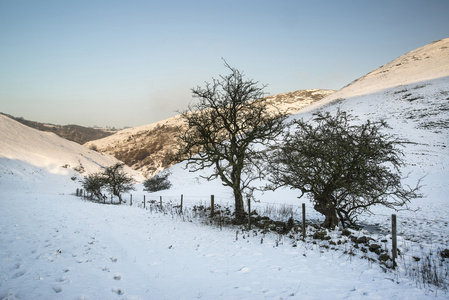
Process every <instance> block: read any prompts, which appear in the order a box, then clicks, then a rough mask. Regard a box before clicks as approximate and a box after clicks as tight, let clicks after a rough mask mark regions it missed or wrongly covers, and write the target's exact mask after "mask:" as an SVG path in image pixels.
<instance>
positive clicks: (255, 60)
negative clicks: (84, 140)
mask: <svg viewBox="0 0 449 300" xmlns="http://www.w3.org/2000/svg"><path fill="white" fill-rule="evenodd" d="M448 13H449V1H448V0H388V1H384V0H376V1H371V0H366V1H365V0H354V1H345V0H342V1H335V0H331V1H320V0H314V1H310V0H308V1H302V0H291V1H284V0H272V1H265V0H236V1H228V0H204V1H200V0H190V1H181V0H179V1H170V0H158V1H148V0H147V1H143V0H142V1H137V0H136V1H133V0H129V1H113V0H104V1H101V0H97V1H96V0H73V1H68V0H67V1H65V0H54V1H49V0H40V1H36V0H30V1H24V0H0V112H4V113H8V114H12V115H14V116H16V117H24V118H26V119H31V120H35V121H40V122H49V123H54V124H78V125H84V126H94V125H98V126H111V127H112V126H114V127H119V128H121V127H124V126H138V125H144V124H148V123H152V122H155V121H159V120H162V119H165V118H168V117H171V116H174V115H176V114H177V112H176V111H179V110H184V109H186V108H187V105H188V104H189V102H190V101H191V100H192V99H191V92H190V89H191V88H193V87H196V86H198V85H200V86H203V85H204V82H205V81H210V80H211V78H212V77H218V76H219V75H220V74H223V75H224V74H227V73H228V72H227V69H226V68H225V67H224V66H223V61H222V58H224V59H226V61H227V62H228V63H229V64H230V65H231V66H233V67H236V68H238V69H240V70H242V71H243V72H244V73H245V74H246V76H247V77H248V78H250V79H254V80H257V81H260V83H263V84H268V87H267V88H266V92H267V93H269V94H278V93H284V92H291V91H295V90H300V89H308V88H320V89H340V88H342V87H343V86H345V85H346V84H348V83H350V82H351V81H353V80H355V79H357V78H359V77H360V76H363V75H364V74H366V73H368V72H370V71H372V70H373V69H375V68H377V67H379V66H381V65H383V64H386V63H388V62H389V61H391V60H393V59H395V58H397V57H399V56H401V55H403V54H405V53H406V52H409V51H411V50H414V49H416V48H418V47H421V46H424V45H426V44H428V43H430V42H433V41H435V40H439V39H443V38H447V37H449V17H448Z"/></svg>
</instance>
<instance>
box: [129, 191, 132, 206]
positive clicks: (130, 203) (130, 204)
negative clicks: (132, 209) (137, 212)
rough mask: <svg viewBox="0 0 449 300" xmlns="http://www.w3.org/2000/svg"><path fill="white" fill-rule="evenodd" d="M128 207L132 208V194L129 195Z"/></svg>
mask: <svg viewBox="0 0 449 300" xmlns="http://www.w3.org/2000/svg"><path fill="white" fill-rule="evenodd" d="M129 206H133V194H129Z"/></svg>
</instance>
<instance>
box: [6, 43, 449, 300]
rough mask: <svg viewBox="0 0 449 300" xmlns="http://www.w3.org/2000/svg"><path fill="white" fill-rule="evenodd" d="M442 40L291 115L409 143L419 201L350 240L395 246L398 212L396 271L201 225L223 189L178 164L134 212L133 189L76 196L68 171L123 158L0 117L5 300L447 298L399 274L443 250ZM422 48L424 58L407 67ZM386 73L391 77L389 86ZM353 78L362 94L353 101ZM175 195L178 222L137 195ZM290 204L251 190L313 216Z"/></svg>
mask: <svg viewBox="0 0 449 300" xmlns="http://www.w3.org/2000/svg"><path fill="white" fill-rule="evenodd" d="M448 43H449V39H446V40H443V41H441V42H438V43H434V44H431V45H429V47H430V48H427V49H426V48H425V47H424V48H423V49H421V50H420V49H417V50H420V51H421V52H419V51H417V52H416V51H412V52H411V54H407V55H405V56H404V57H401V58H400V59H401V61H408V62H410V64H405V63H404V64H402V66H403V67H404V68H405V69H404V70H402V71H401V70H400V69H401V68H399V66H397V64H398V63H390V64H389V65H390V67H389V69H388V70H389V71H386V70H387V69H384V71H386V72H383V73H381V74H380V73H375V72H374V71H373V72H372V73H370V74H371V75H369V74H368V75H367V76H365V77H362V78H361V79H360V80H358V81H357V82H355V83H353V84H352V85H349V86H348V87H346V88H345V89H342V90H340V91H338V92H336V93H334V94H331V95H330V96H328V97H326V98H325V99H323V100H322V101H319V103H318V104H317V103H315V104H312V105H311V106H312V108H306V109H303V110H301V111H300V112H299V113H298V114H296V115H295V116H292V118H304V119H310V118H311V117H312V113H313V111H315V110H316V109H321V110H327V111H335V110H336V108H337V107H340V108H342V109H343V110H346V111H349V112H350V113H351V114H353V115H355V116H357V117H359V119H360V122H363V121H365V120H367V119H370V120H377V119H383V118H385V119H386V120H387V122H388V123H389V124H390V126H391V127H392V129H391V132H392V133H396V134H398V135H399V136H400V137H403V138H407V139H409V140H410V141H411V142H412V143H410V144H407V146H406V148H405V149H404V152H405V154H406V160H407V162H408V163H409V166H408V167H407V168H405V169H404V170H403V172H404V174H408V173H409V172H411V174H410V176H409V178H408V179H407V183H409V184H415V183H416V181H417V180H418V179H419V178H421V177H422V176H425V177H424V179H423V184H424V186H423V188H422V192H423V194H424V195H425V197H424V198H421V199H415V200H413V201H412V203H410V207H411V208H412V209H419V210H417V211H415V210H408V211H399V212H394V211H391V210H389V209H386V208H383V207H376V208H375V209H374V211H373V212H374V215H363V216H361V219H360V222H361V224H362V225H365V229H364V230H361V231H360V232H356V234H358V235H369V236H370V237H372V238H374V239H376V240H382V239H387V240H388V241H389V240H390V238H391V233H390V229H389V228H390V224H391V220H390V217H391V214H392V213H396V214H397V217H398V225H399V227H398V235H399V238H398V246H399V248H400V250H401V258H400V261H399V262H398V264H399V266H398V268H397V269H396V270H391V269H386V270H384V268H382V267H381V266H380V265H379V263H378V262H373V261H371V260H368V259H366V258H363V253H362V252H361V251H358V250H357V249H353V248H350V247H351V246H350V244H349V243H346V244H342V245H340V246H338V247H336V250H332V249H329V248H326V247H325V246H324V244H322V243H321V242H316V243H313V242H312V240H311V239H308V241H307V242H306V243H304V242H302V241H295V239H291V238H289V237H288V236H280V235H278V234H276V233H266V234H262V233H260V232H256V231H249V232H248V231H242V229H241V228H240V227H224V228H219V227H217V226H215V225H207V224H204V221H202V220H201V219H198V218H195V217H193V212H192V210H191V208H192V206H193V205H194V204H199V203H202V204H207V203H208V201H209V199H210V195H211V194H214V195H215V199H216V201H215V202H216V203H218V204H221V205H226V204H227V203H232V194H231V191H230V190H229V188H226V187H224V186H223V185H222V184H221V182H219V181H217V180H216V181H211V182H206V181H204V180H203V179H201V178H199V174H198V173H189V172H187V171H186V170H184V168H183V164H178V165H175V166H173V167H171V168H170V170H169V171H170V172H171V175H170V177H169V179H170V181H171V182H172V184H173V187H172V188H171V189H170V190H167V191H161V192H158V193H153V194H148V193H144V192H143V191H142V185H138V186H137V188H138V189H137V190H136V191H134V192H133V205H132V206H130V205H129V204H130V203H129V200H128V199H129V195H126V196H125V198H126V199H127V200H128V201H127V203H126V204H125V205H121V206H119V205H104V204H99V203H94V202H90V201H87V200H83V199H81V198H79V197H76V196H75V195H74V192H75V189H76V188H79V187H80V184H79V180H80V178H81V176H82V175H81V174H80V173H78V172H77V171H75V170H74V169H75V168H76V167H77V166H79V165H82V166H83V168H84V169H85V172H84V173H83V174H88V173H90V172H96V171H98V170H99V169H100V168H101V167H104V166H109V165H111V164H113V163H115V162H117V161H116V160H115V159H113V158H112V157H110V156H108V155H103V154H99V153H97V152H95V151H91V150H89V149H88V148H85V147H83V146H80V145H77V144H75V143H72V142H68V141H66V140H63V139H61V138H59V137H57V136H55V135H53V134H49V133H43V132H40V131H36V130H33V129H30V128H28V127H25V126H23V125H21V124H19V123H17V122H15V121H13V120H11V119H9V118H7V117H4V116H0V128H1V130H0V187H1V188H0V299H286V298H292V299H360V298H363V299H435V298H442V299H445V298H449V296H448V294H447V291H443V290H440V289H438V288H436V287H433V286H431V285H430V286H429V285H426V286H424V287H423V286H422V284H419V283H417V282H416V280H414V279H413V278H412V277H411V276H409V275H407V272H409V271H410V270H409V269H407V266H411V265H412V263H411V262H409V261H410V260H411V259H412V257H413V256H419V255H422V254H423V253H424V254H425V253H429V252H430V251H434V253H435V251H437V250H438V249H446V248H449V245H448V240H447V236H448V234H449V224H448V222H449V203H448V202H447V195H448V191H449V182H448V181H447V178H448V177H449V159H448V158H449V150H448V149H449V145H448V142H449V130H448V127H447V126H448V124H447V120H449V109H448V104H449V101H448V100H449V77H448V76H449V72H447V71H448V70H449V63H447V61H446V59H447V58H446V55H447V54H448V53H447V46H446V45H447V44H448ZM445 47H446V48H445ZM432 49H433V50H432ZM445 49H446V50H445ZM444 51H446V52H444ZM419 53H430V54H428V55H427V56H429V58H427V59H424V58H423V59H421V60H413V59H411V58H412V57H413V56H416V55H418V54H419ZM427 56H424V57H427ZM434 60H439V61H441V62H442V63H441V65H443V66H445V68H443V67H441V66H439V65H438V68H436V69H435V70H436V71H435V74H436V75H438V76H435V77H432V78H430V77H429V76H430V75H429V74H430V73H431V72H430V73H429V71H428V67H429V66H430V67H433V66H435V65H434V64H433V63H432V64H430V65H427V63H428V62H432V61H434ZM416 62H419V64H417V63H416ZM408 65H410V66H412V67H407V66H408ZM386 66H387V65H386ZM384 67H385V66H384ZM385 68H386V67H385ZM407 68H408V69H407ZM393 72H394V73H393ZM420 72H421V73H420ZM387 73H388V74H396V75H395V76H392V75H390V76H392V77H390V78H387V79H388V80H387V79H385V80H384V77H383V76H384V75H385V74H387ZM376 74H378V75H376ZM382 74H384V75H382ZM419 74H422V75H421V77H420V75H419ZM409 75H410V76H409ZM407 76H409V81H407V80H405V79H404V78H406V77H407ZM396 77H401V78H400V79H398V78H396ZM376 78H377V79H376ZM368 82H370V83H369V84H368ZM356 84H357V85H359V86H360V87H361V88H362V87H363V88H364V90H363V92H362V93H360V94H358V95H355V94H354V91H355V87H354V86H353V85H356ZM351 86H352V87H351ZM345 90H346V91H345ZM337 93H338V95H337V96H335V94H337ZM409 94H410V95H409ZM329 97H332V99H331V100H332V101H331V100H329V99H328V98H329ZM415 98H416V99H415ZM336 99H340V100H336ZM445 122H446V123H445ZM127 170H128V172H130V173H131V174H132V175H133V176H135V177H136V178H138V177H139V176H140V175H139V174H137V173H135V172H133V171H132V170H130V169H127ZM204 172H207V170H205V171H204ZM205 174H206V173H205ZM74 177H76V178H75V179H74V180H73V179H72V178H74ZM261 184H263V182H262V183H261ZM181 194H183V199H184V206H185V212H184V214H178V213H177V212H176V210H175V209H173V208H172V209H168V210H167V211H165V212H159V211H158V210H157V209H155V208H154V207H153V206H151V205H149V204H148V205H147V206H146V209H143V207H142V199H143V196H144V195H146V199H147V200H159V199H160V198H159V197H162V199H163V201H164V203H165V204H166V205H167V207H171V206H169V202H170V201H171V202H172V203H176V204H179V199H180V195H181ZM297 196H299V194H298V192H297V191H294V190H289V189H279V190H277V191H276V192H266V193H264V194H261V193H259V194H257V195H256V197H257V199H258V200H259V201H260V202H258V203H254V204H253V205H254V207H256V208H257V209H259V210H260V211H261V210H263V209H264V208H267V206H270V205H271V206H273V207H276V208H281V207H282V206H283V205H284V206H289V207H292V208H293V209H294V212H295V218H297V219H299V218H300V216H299V214H300V210H298V209H299V207H300V205H301V203H303V202H305V203H306V206H307V218H308V219H317V220H319V219H320V218H321V216H319V215H318V214H317V213H316V212H314V211H313V208H312V207H311V204H310V203H309V202H308V201H307V199H300V200H298V199H297ZM267 211H269V209H267ZM330 235H331V236H332V237H333V239H336V237H334V233H330ZM348 251H356V255H355V256H352V255H350V254H348V253H347V252H348ZM446 276H447V275H446Z"/></svg>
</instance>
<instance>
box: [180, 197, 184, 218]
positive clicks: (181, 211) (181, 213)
mask: <svg viewBox="0 0 449 300" xmlns="http://www.w3.org/2000/svg"><path fill="white" fill-rule="evenodd" d="M183 198H184V195H183V194H181V207H180V213H181V214H182V200H183Z"/></svg>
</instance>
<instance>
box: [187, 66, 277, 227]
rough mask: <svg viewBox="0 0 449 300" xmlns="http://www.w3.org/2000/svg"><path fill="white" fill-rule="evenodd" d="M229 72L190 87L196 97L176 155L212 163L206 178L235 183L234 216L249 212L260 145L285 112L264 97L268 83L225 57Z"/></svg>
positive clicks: (194, 164)
mask: <svg viewBox="0 0 449 300" xmlns="http://www.w3.org/2000/svg"><path fill="white" fill-rule="evenodd" d="M225 66H226V68H227V69H228V70H229V71H230V74H229V75H226V76H220V77H219V79H214V78H213V79H212V83H207V82H206V86H205V87H204V88H202V87H197V88H193V89H192V93H193V97H194V98H196V99H197V100H198V102H196V103H195V104H193V105H191V106H189V109H188V110H187V111H184V112H183V113H182V117H183V119H184V120H185V122H186V124H187V130H186V131H185V132H184V133H183V134H182V135H180V137H179V140H180V145H181V149H180V151H179V153H178V157H181V158H183V159H184V158H187V159H188V162H187V166H188V167H190V170H191V171H193V172H195V171H198V170H203V169H206V168H211V170H213V171H212V173H211V174H210V175H209V176H205V178H207V179H208V180H212V179H216V178H220V179H221V181H222V182H223V185H225V186H229V187H231V188H232V190H233V193H234V198H235V218H236V220H242V219H243V218H244V215H245V211H244V206H243V197H244V195H246V196H247V197H252V191H253V188H252V187H251V183H252V182H253V181H254V180H256V179H258V178H260V177H261V176H262V172H263V170H262V168H260V166H261V164H259V163H258V162H259V159H260V151H259V150H260V149H261V148H262V147H260V146H261V145H264V144H266V143H267V142H268V141H270V140H272V139H273V138H275V137H276V136H277V135H278V134H280V132H281V131H282V128H283V120H284V119H285V117H284V116H283V115H282V114H281V113H280V112H279V111H278V110H277V109H276V108H274V107H270V106H268V105H267V103H266V102H265V101H263V100H262V98H263V96H264V92H263V89H264V88H265V87H266V86H265V85H262V86H259V82H257V81H253V80H248V79H245V78H244V74H243V73H242V72H241V71H239V70H237V69H236V68H233V67H231V66H229V65H228V64H227V63H226V62H225Z"/></svg>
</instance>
